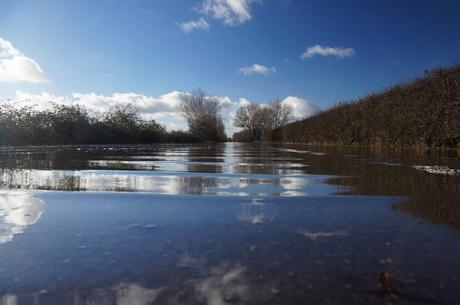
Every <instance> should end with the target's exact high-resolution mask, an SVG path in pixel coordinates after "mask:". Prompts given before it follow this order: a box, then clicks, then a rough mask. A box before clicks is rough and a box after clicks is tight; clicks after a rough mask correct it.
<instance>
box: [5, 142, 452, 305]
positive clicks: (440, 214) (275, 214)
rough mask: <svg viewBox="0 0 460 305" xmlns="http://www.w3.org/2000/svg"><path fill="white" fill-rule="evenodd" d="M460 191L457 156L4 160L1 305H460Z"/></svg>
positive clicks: (167, 150) (9, 154) (46, 154)
mask: <svg viewBox="0 0 460 305" xmlns="http://www.w3.org/2000/svg"><path fill="white" fill-rule="evenodd" d="M459 195H460V161H459V158H458V156H457V154H456V152H445V153H439V152H415V151H412V152H407V151H385V150H372V149H360V148H346V147H328V148H324V147H294V146H283V147H282V146H271V145H261V144H239V143H227V144H219V145H208V144H203V145H154V146H130V147H123V146H113V147H108V146H107V147H103V146H102V147H97V146H96V147H60V148H57V147H35V148H17V149H12V148H3V149H0V304H1V305H23V304H24V305H26V304H27V305H28V304H31V305H32V304H33V305H67V304H68V305H82V304H86V305H90V304H91V305H109V304H114V305H115V304H117V305H148V304H160V305H169V304H174V305H176V304H192V305H194V304H203V305H204V304H207V305H225V304H251V305H252V304H256V305H257V304H280V305H289V304H460V294H459V293H458V291H459V288H460V199H459V198H460V197H459ZM382 272H383V273H385V274H386V275H385V276H386V278H387V279H389V280H388V281H385V283H386V284H384V287H382V284H381V283H380V282H379V277H380V274H381V273H382Z"/></svg>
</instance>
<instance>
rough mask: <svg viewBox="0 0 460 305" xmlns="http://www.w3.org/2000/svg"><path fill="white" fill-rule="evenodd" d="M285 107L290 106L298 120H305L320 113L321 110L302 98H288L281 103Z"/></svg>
mask: <svg viewBox="0 0 460 305" xmlns="http://www.w3.org/2000/svg"><path fill="white" fill-rule="evenodd" d="M281 103H282V104H283V105H289V106H291V107H292V109H293V110H294V118H295V119H296V120H300V119H304V118H307V117H310V116H312V115H314V114H316V113H318V112H319V111H320V110H321V109H320V108H319V107H318V106H316V105H315V104H313V103H312V102H310V101H307V100H304V99H302V98H300V97H295V96H288V97H286V98H285V99H284V100H282V101H281Z"/></svg>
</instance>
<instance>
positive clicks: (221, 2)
mask: <svg viewBox="0 0 460 305" xmlns="http://www.w3.org/2000/svg"><path fill="white" fill-rule="evenodd" d="M259 1H260V0H259ZM259 1H257V0H204V1H203V2H202V4H201V6H200V7H199V9H198V10H199V11H200V12H202V13H203V14H205V15H207V16H210V17H212V18H215V19H219V20H222V22H223V23H224V24H225V25H229V26H235V25H239V24H243V23H245V22H248V21H249V20H251V18H252V14H251V4H252V3H255V2H259Z"/></svg>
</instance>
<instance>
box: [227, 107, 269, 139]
mask: <svg viewBox="0 0 460 305" xmlns="http://www.w3.org/2000/svg"><path fill="white" fill-rule="evenodd" d="M262 119H263V115H262V107H261V106H260V105H259V104H247V105H244V106H241V107H240V108H239V109H238V111H237V112H236V116H235V119H234V120H233V125H234V126H235V127H240V128H246V129H248V130H249V131H250V132H252V131H253V130H254V129H255V128H260V127H261V124H262Z"/></svg>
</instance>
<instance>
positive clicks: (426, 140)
mask: <svg viewBox="0 0 460 305" xmlns="http://www.w3.org/2000/svg"><path fill="white" fill-rule="evenodd" d="M273 139H274V140H275V141H280V142H292V143H306V144H307V143H311V144H347V145H348V144H359V145H386V146H395V145H398V146H399V145H406V146H419V145H420V146H438V147H439V146H445V147H456V146H458V145H459V143H460V66H454V67H450V68H445V69H437V70H433V71H426V72H425V76H424V77H422V78H419V79H417V80H415V81H413V82H411V83H409V84H404V85H396V86H394V87H392V88H389V89H387V90H385V91H383V92H381V93H377V94H372V95H369V96H366V97H364V98H361V99H359V100H357V101H352V102H344V103H340V104H339V105H337V106H335V107H333V108H331V109H329V110H327V111H324V112H321V113H319V114H317V115H315V116H313V117H310V118H307V119H305V120H302V121H298V122H294V123H291V124H288V125H286V126H285V127H281V128H278V129H276V130H275V131H274V133H273Z"/></svg>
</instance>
